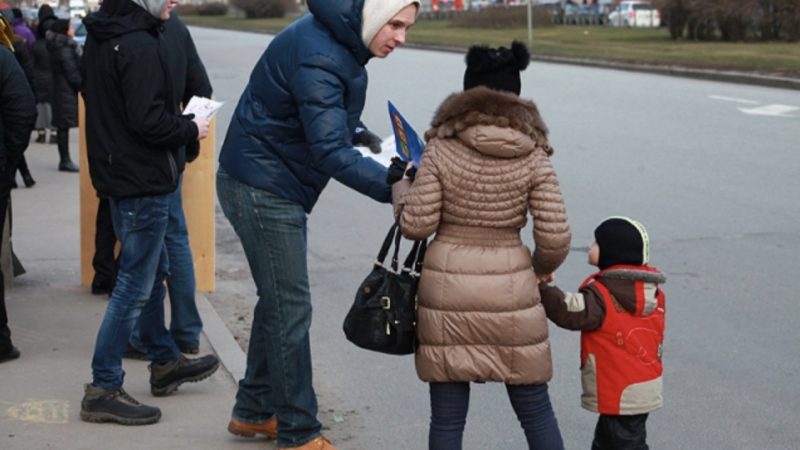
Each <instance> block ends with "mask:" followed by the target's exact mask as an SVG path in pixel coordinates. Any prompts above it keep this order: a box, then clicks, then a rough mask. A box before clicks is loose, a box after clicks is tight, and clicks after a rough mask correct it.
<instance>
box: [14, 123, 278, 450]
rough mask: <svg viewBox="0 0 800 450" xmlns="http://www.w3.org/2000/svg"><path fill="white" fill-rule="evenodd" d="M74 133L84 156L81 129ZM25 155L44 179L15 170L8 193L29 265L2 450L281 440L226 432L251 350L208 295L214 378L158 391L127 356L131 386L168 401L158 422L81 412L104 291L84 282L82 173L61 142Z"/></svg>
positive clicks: (221, 445) (249, 444) (19, 282)
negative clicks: (217, 364) (72, 168)
mask: <svg viewBox="0 0 800 450" xmlns="http://www.w3.org/2000/svg"><path fill="white" fill-rule="evenodd" d="M71 134H72V136H71V137H72V139H71V141H72V143H71V150H72V151H71V153H72V155H73V159H74V160H77V147H78V146H77V137H76V136H77V130H75V129H73V130H72V132H71ZM26 157H27V160H28V165H29V166H30V169H31V173H32V174H33V177H34V179H35V180H36V182H37V184H36V185H35V186H34V187H32V188H25V187H24V185H22V182H21V180H20V179H19V177H18V183H19V184H20V186H21V187H20V188H18V189H16V190H14V191H13V192H12V194H11V197H12V202H13V237H12V241H13V245H14V251H15V253H16V254H17V256H18V257H19V259H20V260H21V261H22V264H23V265H24V266H25V269H26V271H27V273H26V274H24V275H21V276H19V277H17V278H16V280H15V282H14V285H13V286H11V287H7V288H6V306H7V309H8V316H9V327H10V328H11V335H12V339H13V342H14V345H15V346H17V347H18V348H19V349H20V350H21V352H22V357H21V358H20V359H19V360H16V361H11V362H7V363H3V364H0V449H3V450H15V449H25V450H32V449H106V448H115V449H120V450H122V449H142V448H153V449H156V448H163V449H167V448H168V449H228V448H237V449H242V448H253V449H254V448H261V449H263V448H268V449H269V448H274V443H272V442H271V443H269V444H266V445H265V444H264V441H263V440H242V439H237V438H235V437H234V436H232V435H230V434H228V432H227V431H226V426H227V422H228V418H229V417H230V411H231V408H232V406H233V402H234V395H235V393H236V382H235V381H234V379H235V377H236V379H238V377H240V376H241V374H242V371H243V370H244V354H243V352H242V351H241V349H240V348H239V347H238V345H237V344H236V342H235V341H234V340H233V337H232V336H231V334H230V332H228V330H227V328H225V326H224V324H223V323H222V321H221V320H220V318H219V317H218V316H217V315H216V313H215V312H214V310H213V308H211V306H210V305H209V304H208V301H207V300H206V298H205V297H204V296H202V295H198V304H199V307H200V310H201V314H202V315H203V321H204V323H205V332H206V336H205V337H204V339H203V341H202V342H201V347H200V350H201V354H207V353H210V352H216V353H217V354H218V356H220V359H222V362H223V367H221V368H220V370H218V371H217V372H216V373H215V374H214V375H213V376H212V377H210V378H209V379H206V380H204V381H201V382H199V383H188V384H184V385H182V386H181V387H180V389H179V390H178V392H176V393H175V394H173V395H172V396H169V397H165V398H156V397H153V396H152V395H151V394H150V386H149V381H148V380H149V372H148V370H147V363H146V362H142V361H131V360H124V363H123V367H124V369H125V370H126V372H127V374H126V381H125V389H126V391H127V392H128V393H130V394H131V395H132V396H134V397H135V398H136V399H138V400H139V401H141V402H143V403H146V404H150V405H154V406H158V407H159V408H161V411H162V418H161V421H160V422H158V423H157V424H154V425H148V426H141V427H126V426H121V425H115V424H90V423H85V422H82V421H81V420H80V417H79V412H80V401H81V398H82V396H83V385H84V383H87V382H90V381H91V367H90V363H91V358H92V353H93V350H94V341H95V337H96V334H97V330H98V328H99V325H100V321H101V319H102V316H103V313H104V311H105V306H106V302H107V300H106V297H105V296H94V295H91V294H90V292H89V290H88V289H87V288H85V287H83V286H81V285H80V254H79V253H80V243H79V228H80V227H79V208H78V201H79V192H78V183H79V181H78V178H79V177H78V175H77V174H72V173H62V172H58V171H57V170H56V169H57V162H58V153H57V151H56V147H55V145H49V144H33V143H32V144H31V146H30V147H29V148H28V151H27V152H26ZM81 169H82V170H86V169H87V168H83V167H82V168H81ZM232 372H233V374H234V375H231V373H232Z"/></svg>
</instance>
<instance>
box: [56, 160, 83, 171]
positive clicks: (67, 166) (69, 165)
mask: <svg viewBox="0 0 800 450" xmlns="http://www.w3.org/2000/svg"><path fill="white" fill-rule="evenodd" d="M58 170H59V172H79V171H80V168H78V165H77V164H75V163H74V162H72V160H71V159H69V158H67V159H62V160H61V162H59V163H58Z"/></svg>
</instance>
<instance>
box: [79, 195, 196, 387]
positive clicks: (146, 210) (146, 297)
mask: <svg viewBox="0 0 800 450" xmlns="http://www.w3.org/2000/svg"><path fill="white" fill-rule="evenodd" d="M109 202H110V206H111V219H112V221H113V223H114V231H115V232H116V234H117V238H118V239H119V241H120V254H119V272H118V273H117V283H116V285H115V286H114V291H113V292H112V293H111V298H109V300H108V306H107V307H106V313H105V315H104V316H103V322H102V323H101V324H100V330H99V331H98V332H97V341H96V343H95V349H94V357H93V358H92V375H93V378H94V380H93V382H92V384H94V385H95V386H97V387H100V388H103V389H118V388H120V387H122V382H123V379H124V377H125V372H124V371H123V370H122V355H123V354H124V353H125V350H126V348H127V346H128V339H130V337H131V333H132V332H133V328H134V326H135V325H136V321H137V320H139V321H140V323H141V325H140V326H141V328H140V330H141V337H142V341H143V343H144V345H146V346H147V348H148V350H149V352H150V354H151V359H152V360H153V362H156V363H164V362H169V361H175V360H176V359H178V357H179V356H180V352H179V350H178V348H177V347H176V346H175V343H174V342H173V341H172V338H171V337H170V336H169V333H167V330H166V329H165V328H164V296H165V295H166V289H165V287H164V279H165V278H166V276H167V272H168V269H169V263H168V260H167V247H166V245H165V244H164V235H165V234H166V230H167V221H168V213H169V196H168V195H161V196H152V197H138V198H126V199H119V198H110V199H109Z"/></svg>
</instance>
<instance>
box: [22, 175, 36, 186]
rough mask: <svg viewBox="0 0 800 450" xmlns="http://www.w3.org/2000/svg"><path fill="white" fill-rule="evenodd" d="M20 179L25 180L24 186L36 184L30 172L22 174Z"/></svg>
mask: <svg viewBox="0 0 800 450" xmlns="http://www.w3.org/2000/svg"><path fill="white" fill-rule="evenodd" d="M22 181H23V182H25V187H33V185H34V184H36V180H34V179H33V177H32V176H31V173H30V172H28V173H23V174H22Z"/></svg>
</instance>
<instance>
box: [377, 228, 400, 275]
mask: <svg viewBox="0 0 800 450" xmlns="http://www.w3.org/2000/svg"><path fill="white" fill-rule="evenodd" d="M399 226H400V225H399V224H398V223H397V222H395V223H394V224H393V225H392V226H391V228H389V232H388V233H386V238H385V239H384V240H383V245H381V249H380V251H379V252H378V259H377V260H376V261H375V263H376V264H380V265H383V261H384V260H386V255H387V254H388V253H389V247H391V246H392V241H393V240H395V236H399V235H400V233H399V232H398V228H399ZM395 258H396V256H395Z"/></svg>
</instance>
